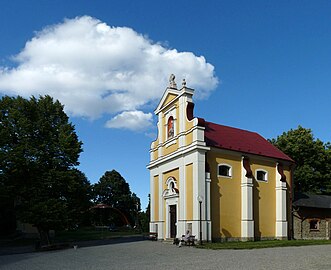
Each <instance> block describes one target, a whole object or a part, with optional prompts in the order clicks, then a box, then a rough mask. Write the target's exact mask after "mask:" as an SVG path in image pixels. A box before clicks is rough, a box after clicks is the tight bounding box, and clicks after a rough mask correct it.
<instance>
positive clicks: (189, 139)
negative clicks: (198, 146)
mask: <svg viewBox="0 0 331 270" xmlns="http://www.w3.org/2000/svg"><path fill="white" fill-rule="evenodd" d="M192 142H193V132H192V131H191V132H190V133H188V134H186V136H185V144H186V145H190V144H191V143H192Z"/></svg>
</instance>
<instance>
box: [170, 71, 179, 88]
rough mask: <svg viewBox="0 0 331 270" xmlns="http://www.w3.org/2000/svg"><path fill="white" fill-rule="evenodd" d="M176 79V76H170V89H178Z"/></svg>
mask: <svg viewBox="0 0 331 270" xmlns="http://www.w3.org/2000/svg"><path fill="white" fill-rule="evenodd" d="M175 78H176V76H175V75H174V74H171V75H170V78H169V87H170V88H175V89H177V84H176V82H175Z"/></svg>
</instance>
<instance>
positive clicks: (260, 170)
mask: <svg viewBox="0 0 331 270" xmlns="http://www.w3.org/2000/svg"><path fill="white" fill-rule="evenodd" d="M258 172H263V173H264V174H263V176H264V179H263V180H261V179H257V173H258ZM268 176H269V175H268V171H266V170H264V169H256V170H255V179H256V181H259V182H264V183H268V179H269V178H268Z"/></svg>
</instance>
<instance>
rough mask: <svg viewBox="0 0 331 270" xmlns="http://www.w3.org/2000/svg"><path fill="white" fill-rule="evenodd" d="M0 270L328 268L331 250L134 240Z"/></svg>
mask: <svg viewBox="0 0 331 270" xmlns="http://www.w3.org/2000/svg"><path fill="white" fill-rule="evenodd" d="M0 269H13V270H14V269H15V270H21V269H31V270H34V269H80V270H84V269H254V270H256V269H296V270H298V269H309V270H311V269H331V245H322V246H305V247H286V248H269V249H255V250H203V249H197V248H194V247H186V246H183V247H181V248H178V247H176V246H174V245H172V244H169V243H162V242H153V241H135V242H126V243H114V244H108V245H99V246H90V247H78V248H77V249H76V250H75V249H73V248H71V249H65V250H60V251H52V252H33V253H22V254H15V255H2V256H0Z"/></svg>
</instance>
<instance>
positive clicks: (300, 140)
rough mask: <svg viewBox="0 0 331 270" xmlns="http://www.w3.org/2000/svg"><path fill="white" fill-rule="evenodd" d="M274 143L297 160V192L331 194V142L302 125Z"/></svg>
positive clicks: (295, 182)
mask: <svg viewBox="0 0 331 270" xmlns="http://www.w3.org/2000/svg"><path fill="white" fill-rule="evenodd" d="M271 143H273V144H274V145H275V146H276V147H278V148H279V149H280V150H281V151H283V152H284V153H285V154H287V155H288V156H290V157H291V158H292V159H293V160H294V161H295V170H294V175H293V178H294V191H295V192H312V193H330V192H331V151H330V149H331V148H330V143H323V142H322V141H321V140H319V139H315V138H314V135H313V132H312V130H311V129H306V128H303V127H301V126H299V127H298V128H297V129H291V130H289V131H288V132H284V133H283V134H282V135H280V136H278V137H277V139H272V140H271Z"/></svg>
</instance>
